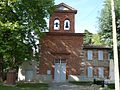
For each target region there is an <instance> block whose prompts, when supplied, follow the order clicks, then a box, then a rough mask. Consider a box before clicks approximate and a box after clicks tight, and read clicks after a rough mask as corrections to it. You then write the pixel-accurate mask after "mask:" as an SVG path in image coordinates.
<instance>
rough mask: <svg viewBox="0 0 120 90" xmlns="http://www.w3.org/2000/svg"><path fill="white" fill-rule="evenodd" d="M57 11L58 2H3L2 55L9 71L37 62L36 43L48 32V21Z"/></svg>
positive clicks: (0, 19) (0, 23)
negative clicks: (28, 62)
mask: <svg viewBox="0 0 120 90" xmlns="http://www.w3.org/2000/svg"><path fill="white" fill-rule="evenodd" d="M53 10H54V0H1V1H0V53H1V55H2V57H3V62H4V64H5V65H4V66H6V67H5V68H8V69H14V68H15V67H16V66H18V65H19V64H20V63H21V62H23V61H25V60H32V59H34V60H35V59H37V55H38V52H37V44H36V41H37V40H39V39H40V38H41V36H42V33H41V30H44V29H47V25H46V20H45V18H49V16H50V15H51V14H52V12H53ZM33 48H34V53H33Z"/></svg>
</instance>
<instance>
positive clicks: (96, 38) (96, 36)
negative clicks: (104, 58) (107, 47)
mask: <svg viewBox="0 0 120 90" xmlns="http://www.w3.org/2000/svg"><path fill="white" fill-rule="evenodd" d="M92 43H93V44H94V45H104V43H102V42H101V41H100V35H99V33H97V34H93V37H92Z"/></svg>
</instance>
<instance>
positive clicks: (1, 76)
mask: <svg viewBox="0 0 120 90" xmlns="http://www.w3.org/2000/svg"><path fill="white" fill-rule="evenodd" d="M2 63H3V57H2V55H0V82H2V81H3V67H2Z"/></svg>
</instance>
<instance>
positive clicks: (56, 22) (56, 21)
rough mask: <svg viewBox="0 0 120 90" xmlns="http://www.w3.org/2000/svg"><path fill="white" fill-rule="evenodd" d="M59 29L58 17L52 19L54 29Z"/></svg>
mask: <svg viewBox="0 0 120 90" xmlns="http://www.w3.org/2000/svg"><path fill="white" fill-rule="evenodd" d="M59 29H60V21H59V20H58V19H55V20H54V30H59Z"/></svg>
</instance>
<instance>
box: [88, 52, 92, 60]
mask: <svg viewBox="0 0 120 90" xmlns="http://www.w3.org/2000/svg"><path fill="white" fill-rule="evenodd" d="M87 58H88V60H92V59H93V54H92V51H91V50H88V51H87Z"/></svg>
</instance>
